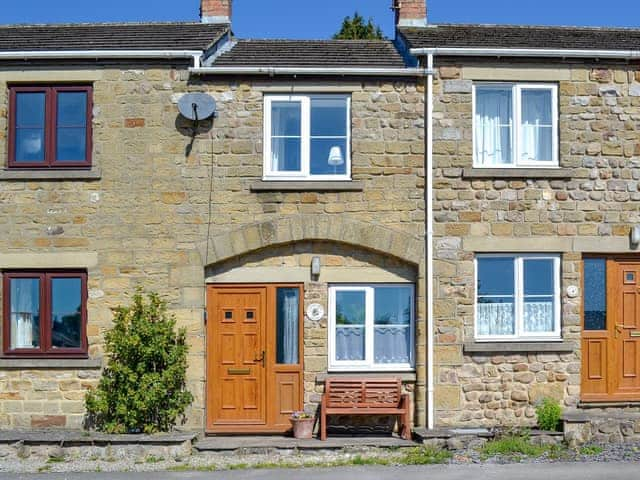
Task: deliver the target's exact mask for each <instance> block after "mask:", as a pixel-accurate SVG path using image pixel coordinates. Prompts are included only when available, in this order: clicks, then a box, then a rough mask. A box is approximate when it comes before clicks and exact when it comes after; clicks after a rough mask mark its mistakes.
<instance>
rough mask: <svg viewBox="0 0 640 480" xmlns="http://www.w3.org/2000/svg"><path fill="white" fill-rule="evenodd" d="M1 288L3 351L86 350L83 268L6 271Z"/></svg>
mask: <svg viewBox="0 0 640 480" xmlns="http://www.w3.org/2000/svg"><path fill="white" fill-rule="evenodd" d="M3 288H4V291H3V299H4V302H3V303H4V305H3V311H4V314H3V317H4V318H3V325H4V331H3V333H4V352H5V354H9V355H25V356H33V355H85V354H86V352H87V340H86V323H87V322H86V319H87V313H86V304H87V300H86V299H87V275H86V273H85V272H81V271H56V272H53V271H52V272H42V271H40V272H35V271H26V272H5V273H4V281H3Z"/></svg>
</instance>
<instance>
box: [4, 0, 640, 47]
mask: <svg viewBox="0 0 640 480" xmlns="http://www.w3.org/2000/svg"><path fill="white" fill-rule="evenodd" d="M2 3H3V4H5V5H3V6H2V8H1V9H0V24H7V23H60V22H110V21H171V20H197V19H198V7H199V4H200V0H108V1H97V0H19V1H17V2H10V1H9V0H3V2H2ZM390 4H391V0H320V1H316V0H235V1H234V31H235V33H236V35H238V36H239V37H243V38H248V37H252V38H278V37H279V38H328V37H330V36H331V35H332V34H333V33H334V32H335V31H336V29H337V28H338V27H339V24H340V22H341V20H342V18H343V17H345V16H346V15H351V14H352V13H353V12H354V11H355V10H358V11H359V12H360V13H361V14H362V15H364V16H365V17H373V18H374V20H375V21H376V22H377V23H378V24H380V25H381V26H382V27H383V30H384V31H385V33H386V34H387V35H388V36H392V35H393V19H392V13H391V11H390V10H389V6H390ZM428 8H429V21H430V22H432V23H518V24H542V25H545V24H549V25H599V26H628V27H633V26H638V27H640V1H638V0H608V1H607V2H606V5H605V4H603V3H602V2H601V1H596V0H528V1H525V0H429V1H428ZM309 19H311V21H310V20H309Z"/></svg>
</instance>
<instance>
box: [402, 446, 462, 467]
mask: <svg viewBox="0 0 640 480" xmlns="http://www.w3.org/2000/svg"><path fill="white" fill-rule="evenodd" d="M452 456H453V454H452V453H451V452H450V451H448V450H443V449H439V448H433V447H417V448H412V449H411V450H409V452H407V453H405V454H404V456H403V457H402V459H401V460H400V463H402V464H403V465H433V464H438V463H447V462H448V461H449V460H451V457H452Z"/></svg>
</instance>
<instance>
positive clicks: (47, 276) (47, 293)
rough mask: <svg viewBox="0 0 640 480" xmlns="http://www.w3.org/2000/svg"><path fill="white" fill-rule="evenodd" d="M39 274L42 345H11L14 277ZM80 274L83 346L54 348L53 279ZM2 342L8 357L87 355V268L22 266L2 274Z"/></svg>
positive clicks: (84, 356)
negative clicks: (63, 268)
mask: <svg viewBox="0 0 640 480" xmlns="http://www.w3.org/2000/svg"><path fill="white" fill-rule="evenodd" d="M14 278H38V279H39V280H40V348H39V349H36V348H16V349H13V350H12V349H11V344H10V341H11V286H10V282H11V279H14ZM54 278H80V279H81V292H80V299H81V302H82V306H81V308H80V310H81V312H80V319H81V325H80V348H53V346H52V339H51V336H52V335H51V332H52V322H51V303H52V302H51V279H54ZM2 290H3V295H2V316H3V324H2V337H3V338H2V346H3V352H4V356H6V357H56V358H59V357H82V358H86V357H87V350H88V347H87V345H88V342H87V297H88V292H87V272H86V271H83V270H45V271H42V270H37V271H36V270H32V271H30V270H20V271H15V270H14V271H5V272H4V273H3V276H2Z"/></svg>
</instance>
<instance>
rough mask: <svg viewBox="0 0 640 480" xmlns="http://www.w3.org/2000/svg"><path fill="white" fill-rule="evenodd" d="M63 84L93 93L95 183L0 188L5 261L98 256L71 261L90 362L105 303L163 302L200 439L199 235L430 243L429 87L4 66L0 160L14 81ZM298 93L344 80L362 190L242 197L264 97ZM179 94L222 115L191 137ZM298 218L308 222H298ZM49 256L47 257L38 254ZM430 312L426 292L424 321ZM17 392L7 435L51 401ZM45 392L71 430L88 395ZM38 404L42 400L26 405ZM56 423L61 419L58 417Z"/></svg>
mask: <svg viewBox="0 0 640 480" xmlns="http://www.w3.org/2000/svg"><path fill="white" fill-rule="evenodd" d="M56 80H59V81H61V82H62V81H67V82H76V83H78V82H83V83H92V84H93V86H94V104H95V108H94V119H93V122H94V133H93V136H94V138H93V143H94V155H93V163H94V166H95V168H94V169H93V172H92V174H94V176H98V177H99V178H98V179H96V180H92V181H84V180H71V179H64V178H63V177H60V178H58V179H51V180H37V181H36V180H33V179H31V178H29V177H28V176H25V177H24V178H23V179H20V180H13V181H6V180H0V224H2V226H3V228H2V229H1V231H0V252H7V253H11V254H15V255H16V256H17V257H16V258H18V260H19V261H20V259H22V260H23V261H24V262H29V265H33V264H37V265H39V266H40V267H42V268H45V267H46V268H54V267H60V266H61V265H60V263H59V260H57V259H56V256H57V255H60V254H61V253H63V252H68V253H73V254H75V255H77V258H83V255H86V254H88V253H90V254H94V253H95V254H96V256H97V261H96V262H95V264H93V263H92V264H90V265H89V264H87V265H84V264H79V265H76V266H79V267H82V266H86V268H87V269H88V274H89V302H88V331H87V333H88V337H89V356H90V357H91V358H93V359H100V358H102V357H103V336H104V333H105V331H106V330H107V329H108V328H109V327H110V326H111V319H112V313H111V309H112V308H113V307H115V306H117V305H119V304H122V303H126V302H128V301H129V294H130V293H131V292H133V291H134V289H135V288H136V287H137V286H143V287H144V288H147V289H151V290H155V291H158V292H159V293H160V294H161V295H162V296H163V297H164V298H166V299H167V300H168V302H169V303H170V308H171V311H172V313H174V314H175V315H176V317H177V320H178V324H179V326H182V327H186V328H187V331H188V342H189V346H190V352H189V369H188V387H189V389H190V390H191V392H192V393H193V394H194V397H195V401H194V403H193V405H192V406H191V407H190V409H189V410H188V415H187V419H186V424H185V425H186V427H188V428H193V429H201V428H203V424H204V408H205V399H204V384H205V330H204V321H203V312H204V285H205V284H204V279H205V265H207V264H213V263H215V262H216V261H218V260H219V259H220V258H221V257H220V255H218V254H217V253H216V250H215V248H214V247H212V246H210V247H209V248H207V243H208V242H207V239H208V238H220V237H221V236H223V235H226V234H227V233H228V232H231V231H232V232H236V233H237V234H238V235H239V237H238V238H235V240H237V241H236V242H235V245H236V247H237V246H239V245H240V246H241V249H243V250H245V251H250V250H252V249H256V248H259V247H260V246H263V245H264V244H268V243H270V242H275V241H276V240H275V239H274V238H272V236H270V237H269V238H266V237H265V236H262V237H261V233H260V232H259V231H258V230H257V229H256V228H254V227H251V226H252V225H259V224H261V222H271V221H274V222H281V223H279V225H282V222H285V223H286V222H290V225H293V224H294V223H295V224H304V225H311V226H312V228H315V226H314V225H315V223H314V222H316V220H318V221H319V219H322V221H323V224H324V225H332V226H333V225H336V226H339V228H341V229H347V228H350V229H349V231H348V232H346V231H345V232H342V231H341V232H340V235H342V236H343V237H344V236H347V234H348V236H349V238H351V243H356V244H357V243H359V242H358V240H359V238H360V237H363V236H365V235H369V236H370V235H371V234H370V232H369V230H370V229H368V228H367V226H372V225H375V226H378V227H380V228H382V230H380V229H378V230H377V231H384V232H386V233H385V235H384V236H383V237H382V238H380V239H375V238H373V239H371V238H369V239H368V240H367V242H368V243H369V244H371V245H372V246H374V247H376V249H382V250H383V251H384V249H385V248H389V249H390V248H391V247H392V245H391V242H390V241H389V242H387V243H384V242H383V240H389V239H391V238H393V237H394V235H395V233H398V235H399V236H398V238H400V239H402V240H403V241H404V239H405V238H410V239H412V241H414V242H417V241H418V240H419V239H420V238H421V237H420V236H421V235H423V233H424V197H423V186H424V166H423V161H424V155H423V153H424V121H423V118H422V111H423V91H422V87H421V86H419V85H416V84H415V81H414V80H407V82H406V83H402V82H397V83H390V82H387V81H367V82H359V81H355V82H354V81H346V80H345V82H344V83H341V84H336V83H335V81H332V82H329V81H325V80H322V79H319V80H318V79H316V80H314V81H313V82H312V83H310V82H306V83H305V82H303V81H300V80H291V79H284V80H273V79H271V80H264V79H263V78H256V79H253V80H250V79H249V80H241V79H237V78H220V77H212V78H189V75H188V73H187V71H186V68H185V66H184V65H182V66H180V65H176V66H174V67H172V68H170V67H166V68H164V67H157V66H149V65H140V64H138V65H131V66H130V67H126V68H123V69H114V68H112V67H109V66H96V65H95V64H94V65H92V66H91V69H87V68H85V67H83V66H81V65H77V66H74V65H67V66H66V67H65V69H64V70H62V69H56V68H53V67H50V66H38V65H26V66H25V65H23V66H20V68H19V69H11V68H7V69H5V70H2V71H0V157H1V158H6V156H7V141H6V135H7V110H8V95H7V88H6V85H7V82H21V81H49V82H51V81H56ZM301 85H302V88H308V91H311V92H313V91H314V89H316V88H318V86H321V87H323V88H325V89H326V88H327V87H329V88H330V87H331V85H334V86H336V85H337V86H336V88H338V89H339V90H340V89H341V90H340V91H344V88H345V86H348V87H349V88H350V89H351V91H352V118H353V121H352V137H353V145H352V150H353V155H352V162H353V179H354V180H357V181H360V182H362V184H363V189H362V191H349V192H321V191H302V192H278V191H276V192H262V193H257V192H253V191H252V190H251V185H252V184H255V183H256V182H257V181H259V180H260V179H261V176H262V164H263V157H262V136H263V135H262V134H263V132H262V120H263V102H262V97H263V90H264V89H265V88H273V87H274V86H275V87H278V86H279V87H280V91H282V89H284V90H287V89H289V90H290V89H291V88H292V87H294V86H295V87H300V86H301ZM187 91H207V92H209V93H211V94H212V95H213V96H214V97H215V99H216V101H217V102H218V110H219V116H218V118H216V119H215V120H214V121H213V122H211V121H210V122H208V123H207V122H205V123H204V124H203V125H202V126H201V128H200V131H199V134H198V136H197V138H195V139H194V140H193V141H192V139H191V124H190V122H185V121H183V120H182V119H181V118H180V117H179V116H178V112H177V106H176V103H177V101H178V99H179V97H180V95H181V94H183V93H185V92H187ZM212 123H213V124H212ZM302 218H305V219H309V218H311V219H312V221H311V222H309V221H306V220H305V222H306V223H305V222H303V221H302V220H301V219H302ZM347 219H349V220H351V221H353V222H355V223H357V225H359V227H358V229H354V228H351V227H347V226H346V225H347V223H345V222H346V220H347ZM343 220H345V222H343ZM296 222H297V223H296ZM287 225H289V223H287ZM244 227H247V228H244ZM243 228H244V229H243ZM287 228H290V227H287ZM291 228H292V227H291ZM314 231H316V232H317V229H316V230H314ZM256 232H258V233H257V234H256ZM256 235H257V237H256ZM402 235H404V236H402ZM292 238H293V237H292ZM291 240H292V239H290V241H291ZM256 242H257V243H256ZM405 243H406V242H405ZM397 249H399V250H402V248H400V247H397ZM406 249H407V247H406V246H405V247H404V252H405V253H407V255H408V254H409V253H408V252H407V251H406ZM411 252H412V253H411V255H412V257H413V258H412V261H413V262H414V263H415V264H416V265H420V274H419V283H418V292H422V291H424V287H423V281H424V262H423V258H422V257H423V253H422V249H421V248H413V249H412V250H411ZM44 254H56V255H53V258H52V256H51V255H49V256H39V255H44ZM18 263H19V262H18ZM80 263H82V262H80ZM4 267H6V265H0V268H4ZM256 280H265V279H256ZM363 280H366V279H363ZM424 310H425V309H424V299H423V297H420V298H419V305H418V320H419V324H420V325H422V323H423V322H424ZM418 333H419V335H418V366H417V369H418V378H425V360H424V359H425V355H426V353H425V347H424V345H425V343H426V342H425V333H424V327H422V326H421V327H419V330H418ZM53 361H54V360H52V362H53ZM94 373H95V372H94V370H86V371H84V370H82V371H80V370H78V369H76V368H70V369H68V370H66V369H57V370H51V369H48V368H39V369H38V370H37V376H38V377H39V378H42V381H43V382H58V380H57V379H58V378H67V377H69V378H70V379H75V378H82V377H81V375H86V376H90V377H91V378H92V381H91V382H88V381H86V382H85V381H78V384H79V389H76V388H75V386H76V384H75V383H74V391H77V392H81V391H83V390H85V389H86V388H88V387H89V386H90V384H93V383H94V380H95V377H94ZM14 375H16V373H15V372H8V371H4V370H1V369H0V382H4V381H5V379H6V378H8V380H6V381H8V382H9V385H12V384H11V382H12V381H14V382H15V381H16V380H11V378H13V376H14ZM19 375H22V376H24V375H28V372H23V373H20V374H19ZM13 385H15V386H16V387H19V388H16V389H15V390H10V392H13V393H11V395H14V394H15V395H17V396H19V397H20V398H18V397H16V398H15V399H2V400H1V401H0V427H2V428H7V427H9V428H12V427H17V426H25V425H29V424H30V422H31V420H34V419H37V418H39V417H41V416H43V415H47V414H48V412H49V407H46V408H45V402H43V401H41V399H39V398H40V397H41V396H42V395H44V394H42V393H41V392H39V391H38V390H37V389H36V384H35V382H26V381H25V382H22V383H20V384H17V383H14V384H13ZM60 385H62V383H60ZM422 385H424V382H422ZM2 386H4V384H2ZM52 388H53V386H52ZM57 388H58V387H56V388H55V389H54V390H56V389H57ZM1 392H3V393H4V392H5V390H4V389H2V390H1ZM51 395H52V397H54V396H55V397H56V398H58V397H59V398H58V401H59V408H57V407H51V408H53V409H54V410H55V412H56V413H55V415H61V416H64V418H65V420H64V424H65V425H64V426H77V425H78V424H79V418H80V417H79V416H80V415H81V414H82V409H81V400H80V396H81V395H80V394H79V393H78V394H76V395H74V398H73V399H67V398H66V397H65V394H64V393H62V392H56V393H55V395H54V394H53V393H52V394H51ZM32 398H33V399H36V398H38V400H37V402H40V403H28V402H31V399H32ZM422 398H424V394H422ZM11 402H13V403H11ZM418 404H419V405H423V403H420V402H418ZM418 409H419V413H418V416H417V418H418V419H421V421H422V422H424V406H422V407H418ZM54 423H59V424H61V423H63V422H62V421H61V420H58V419H56V421H55V422H54Z"/></svg>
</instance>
